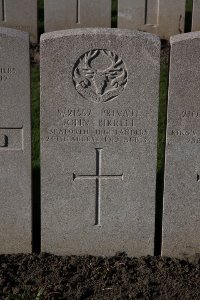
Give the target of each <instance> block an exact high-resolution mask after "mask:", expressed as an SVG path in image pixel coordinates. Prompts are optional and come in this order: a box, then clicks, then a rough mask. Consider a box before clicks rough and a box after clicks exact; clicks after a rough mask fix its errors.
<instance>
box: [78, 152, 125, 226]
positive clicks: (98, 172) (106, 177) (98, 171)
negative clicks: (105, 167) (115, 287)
mask: <svg viewBox="0 0 200 300" xmlns="http://www.w3.org/2000/svg"><path fill="white" fill-rule="evenodd" d="M95 150H96V175H76V174H73V180H74V181H75V180H86V179H87V180H94V179H95V180H96V212H95V225H96V226H101V180H109V179H113V180H116V179H118V180H119V179H121V180H123V176H124V174H123V173H122V174H120V175H102V172H101V168H102V166H101V165H102V151H103V149H101V148H96V149H95Z"/></svg>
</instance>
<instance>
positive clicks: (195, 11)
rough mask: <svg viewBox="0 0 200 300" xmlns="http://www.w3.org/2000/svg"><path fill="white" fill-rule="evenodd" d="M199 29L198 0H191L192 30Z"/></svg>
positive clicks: (199, 5) (199, 0) (199, 11)
mask: <svg viewBox="0 0 200 300" xmlns="http://www.w3.org/2000/svg"><path fill="white" fill-rule="evenodd" d="M199 30H200V0H193V13H192V31H199Z"/></svg>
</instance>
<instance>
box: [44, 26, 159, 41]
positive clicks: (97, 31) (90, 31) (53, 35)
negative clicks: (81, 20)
mask: <svg viewBox="0 0 200 300" xmlns="http://www.w3.org/2000/svg"><path fill="white" fill-rule="evenodd" d="M101 34H102V35H104V36H107V35H117V36H123V37H127V36H129V37H133V38H138V39H139V38H141V39H146V40H149V41H151V42H154V43H160V39H159V37H158V36H157V35H155V34H151V33H147V32H141V31H133V30H127V29H116V28H83V29H82V28H81V29H79V28H78V29H67V30H60V31H53V32H49V33H44V34H42V35H41V38H40V41H41V42H44V41H46V40H52V39H59V38H63V37H67V36H84V35H87V36H88V35H93V36H94V35H101Z"/></svg>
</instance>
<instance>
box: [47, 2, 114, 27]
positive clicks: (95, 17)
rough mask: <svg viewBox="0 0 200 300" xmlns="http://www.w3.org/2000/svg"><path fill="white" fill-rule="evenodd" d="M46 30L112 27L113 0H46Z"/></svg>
mask: <svg viewBox="0 0 200 300" xmlns="http://www.w3.org/2000/svg"><path fill="white" fill-rule="evenodd" d="M44 5H45V8H44V11H45V31H46V32H49V31H55V30H62V29H68V28H83V27H111V0H92V1H91V0H59V1H55V0H45V1H44Z"/></svg>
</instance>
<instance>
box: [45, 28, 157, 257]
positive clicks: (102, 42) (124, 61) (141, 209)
mask: <svg viewBox="0 0 200 300" xmlns="http://www.w3.org/2000/svg"><path fill="white" fill-rule="evenodd" d="M159 70H160V41H159V38H158V37H156V36H154V35H151V34H147V33H140V32H132V31H128V30H118V29H115V30H114V29H85V30H84V29H74V30H66V31H60V32H53V33H49V34H44V35H43V36H42V38H41V189H42V251H44V252H51V253H55V254H61V255H63V254H75V255H85V254H91V255H114V254H115V253H116V252H118V251H126V252H127V253H128V254H129V255H132V256H140V255H147V254H151V255H153V253H154V231H155V228H154V220H155V186H156V153H157V114H158V99H159Z"/></svg>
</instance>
